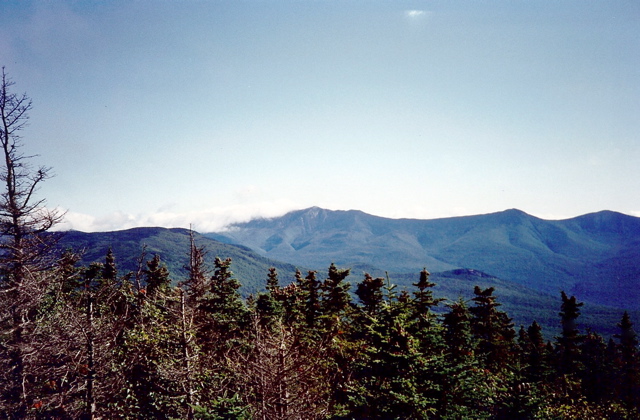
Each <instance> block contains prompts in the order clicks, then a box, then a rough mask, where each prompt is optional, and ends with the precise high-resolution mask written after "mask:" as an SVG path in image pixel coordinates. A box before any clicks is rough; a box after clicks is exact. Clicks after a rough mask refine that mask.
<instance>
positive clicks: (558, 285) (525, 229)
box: [206, 207, 640, 309]
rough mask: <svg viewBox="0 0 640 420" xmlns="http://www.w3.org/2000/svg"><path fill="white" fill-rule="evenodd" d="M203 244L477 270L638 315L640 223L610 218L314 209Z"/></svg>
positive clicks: (413, 268)
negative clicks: (421, 216) (426, 216)
mask: <svg viewBox="0 0 640 420" xmlns="http://www.w3.org/2000/svg"><path fill="white" fill-rule="evenodd" d="M206 236H209V237H211V238H216V239H218V240H222V241H225V242H227V243H235V244H241V245H244V246H247V247H249V248H251V249H253V250H255V251H256V252H258V253H259V254H260V255H262V256H265V257H268V258H273V259H276V260H280V261H286V262H289V263H292V264H299V265H305V266H309V267H318V268H321V267H324V266H326V263H327V261H332V262H335V263H336V264H338V265H342V266H351V267H353V266H367V267H371V268H379V269H382V270H388V271H391V272H401V273H408V272H418V271H419V270H421V269H422V268H423V267H425V266H426V267H427V268H428V269H429V270H430V271H432V272H438V271H447V270H455V269H460V268H471V269H476V270H480V271H483V272H485V273H488V274H490V275H491V276H494V277H497V278H500V279H504V280H510V281H513V282H516V283H518V284H521V285H523V286H527V287H529V288H532V289H535V290H538V291H541V292H545V293H549V294H552V295H554V296H555V295H557V294H558V292H559V291H560V290H565V291H567V293H570V294H575V295H576V296H577V297H578V298H579V299H581V300H584V301H589V302H592V303H596V304H604V305H611V306H615V307H619V308H627V309H633V308H637V307H638V306H640V288H639V287H638V285H639V284H640V219H639V218H636V217H632V216H627V215H624V214H620V213H615V212H610V211H603V212H599V213H593V214H587V215H583V216H580V217H576V218H573V219H567V220H543V219H539V218H536V217H534V216H531V215H528V214H526V213H524V212H522V211H519V210H515V209H512V210H506V211H503V212H499V213H493V214H486V215H477V216H465V217H454V218H445V219H434V220H418V219H388V218H383V217H377V216H372V215H370V214H367V213H363V212H361V211H356V210H350V211H330V210H325V209H321V208H318V207H313V208H309V209H305V210H299V211H294V212H290V213H288V214H286V215H284V216H282V217H278V218H273V219H258V220H253V221H250V222H247V223H239V224H235V225H232V226H230V227H229V228H228V229H227V230H226V231H224V232H215V233H210V234H206Z"/></svg>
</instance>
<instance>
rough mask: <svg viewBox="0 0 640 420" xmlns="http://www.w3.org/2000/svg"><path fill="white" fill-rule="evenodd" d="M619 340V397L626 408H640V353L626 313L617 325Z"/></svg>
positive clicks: (636, 336)
mask: <svg viewBox="0 0 640 420" xmlns="http://www.w3.org/2000/svg"><path fill="white" fill-rule="evenodd" d="M617 326H618V328H619V329H620V333H619V334H616V335H615V337H616V338H617V339H618V340H619V342H620V344H619V348H620V365H621V366H620V369H619V377H620V380H619V382H618V385H619V395H620V398H621V399H622V401H624V403H625V404H626V405H627V406H628V407H636V408H640V353H639V352H638V335H637V334H636V332H635V330H634V329H633V323H632V322H631V318H630V317H629V313H628V312H627V311H625V312H624V314H623V315H622V319H621V320H620V322H619V323H618V324H617Z"/></svg>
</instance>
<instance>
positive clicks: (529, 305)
mask: <svg viewBox="0 0 640 420" xmlns="http://www.w3.org/2000/svg"><path fill="white" fill-rule="evenodd" d="M195 239H196V243H197V244H198V246H204V247H205V248H206V249H207V250H208V256H207V257H208V258H207V260H208V265H209V266H210V267H212V266H213V261H214V259H215V257H216V256H219V257H220V258H232V260H233V263H232V270H233V272H234V273H235V276H236V278H238V280H240V282H241V283H242V288H241V292H242V294H243V295H244V296H245V297H246V296H248V295H249V294H255V293H256V292H258V291H261V290H264V286H265V280H266V277H267V273H268V269H269V267H272V266H273V267H276V268H277V269H278V272H279V277H280V281H281V283H282V284H283V285H286V284H289V283H291V282H293V281H294V273H295V269H296V267H295V266H294V265H292V264H288V263H282V262H279V261H275V260H272V259H268V258H266V257H264V256H260V255H258V254H257V253H255V252H254V251H251V250H250V249H249V248H247V247H244V246H238V245H230V244H225V243H221V242H219V241H217V240H214V239H211V238H207V237H206V236H203V235H200V234H198V233H196V234H195ZM145 245H146V252H147V257H148V258H151V257H152V256H153V255H154V254H158V255H160V257H161V259H162V261H163V262H164V263H165V264H167V267H168V268H169V271H170V273H171V278H172V279H173V280H174V283H176V282H178V281H180V280H182V279H184V278H185V276H186V272H185V270H184V268H183V267H184V265H185V264H186V263H187V260H188V250H189V231H188V230H186V229H165V228H135V229H128V230H122V231H115V232H97V233H83V232H77V231H71V232H66V233H65V235H64V236H63V239H62V241H61V242H60V244H59V248H60V250H63V249H66V248H72V249H75V250H84V254H83V260H82V262H81V263H82V264H84V265H87V264H89V263H91V262H102V261H104V258H105V255H106V253H107V250H108V249H109V248H110V247H111V248H112V250H113V252H114V254H115V257H116V263H117V266H118V269H119V271H120V273H121V274H124V273H126V272H128V271H135V270H136V268H137V259H138V258H139V257H140V255H141V252H142V249H143V246H145ZM329 263H330V260H326V261H325V262H324V263H322V264H319V265H318V266H317V267H314V268H316V269H318V277H319V278H323V277H324V276H326V273H327V268H328V265H329ZM299 267H300V269H301V271H303V273H305V274H306V269H305V268H303V267H304V266H302V265H301V266H299ZM343 267H345V268H347V267H349V268H351V275H350V276H349V277H348V278H347V281H348V282H349V283H351V285H352V290H355V286H356V284H357V283H359V282H361V281H362V279H363V273H364V272H370V273H371V274H372V275H374V276H382V277H384V276H385V275H386V274H385V272H384V271H382V270H380V269H377V268H375V267H373V266H371V265H367V264H354V265H344V266H343ZM421 269H422V268H420V270H421ZM420 270H414V271H412V272H409V273H405V274H397V273H389V277H390V280H391V282H392V283H393V284H396V285H397V286H398V288H399V289H400V290H402V289H406V290H408V291H409V292H413V290H414V288H413V286H412V283H415V282H416V281H417V280H418V276H419V271H420ZM432 280H433V281H434V282H435V283H436V287H435V288H434V295H435V296H436V297H444V298H447V299H448V300H449V301H453V300H455V299H457V298H458V297H459V296H462V297H464V298H465V299H469V298H471V297H472V295H473V288H474V286H476V285H479V286H481V287H483V288H486V287H494V288H495V289H496V292H495V294H496V296H498V300H499V302H500V303H501V304H502V305H503V309H504V310H505V311H507V312H508V313H509V314H510V315H511V316H512V317H513V318H514V322H515V324H516V326H519V325H529V324H530V323H531V322H532V321H533V320H537V321H538V322H539V323H540V324H541V325H542V326H543V327H544V330H545V332H546V334H547V335H548V337H549V338H552V336H553V335H554V334H556V333H557V332H558V326H559V325H558V310H559V305H560V299H559V295H558V293H553V294H547V293H544V292H540V291H536V290H533V289H531V288H529V287H526V286H523V285H519V284H516V283H514V282H512V281H508V280H504V279H499V278H496V277H495V276H493V275H490V274H487V273H484V272H481V271H478V270H470V269H454V270H448V271H442V272H434V273H433V274H432ZM639 315H640V314H638V312H637V311H632V316H633V317H634V319H635V318H637V317H638V316H639ZM620 316H621V310H619V309H616V308H607V307H601V306H598V305H594V304H589V305H587V306H585V308H584V309H583V316H582V318H581V320H580V321H581V325H582V327H584V328H586V327H589V328H592V329H594V330H596V331H599V332H601V333H603V334H610V333H612V332H613V328H614V327H615V324H616V323H617V322H618V321H619V319H620Z"/></svg>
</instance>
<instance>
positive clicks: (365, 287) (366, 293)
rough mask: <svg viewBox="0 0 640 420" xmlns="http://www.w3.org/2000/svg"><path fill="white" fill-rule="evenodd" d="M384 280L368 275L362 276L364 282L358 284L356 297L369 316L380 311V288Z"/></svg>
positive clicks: (381, 299) (381, 296) (381, 297)
mask: <svg viewBox="0 0 640 420" xmlns="http://www.w3.org/2000/svg"><path fill="white" fill-rule="evenodd" d="M383 287H384V279H383V278H382V277H376V278H375V279H374V278H373V277H371V275H370V274H369V273H365V274H364V280H363V281H362V282H361V283H358V285H357V288H356V292H355V293H356V295H357V296H358V298H359V299H360V303H361V304H362V305H363V307H364V310H365V312H366V313H368V314H369V315H375V314H377V313H378V312H379V311H380V307H381V304H382V301H383V295H382V288H383Z"/></svg>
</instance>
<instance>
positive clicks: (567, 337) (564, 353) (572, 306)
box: [556, 291, 584, 375]
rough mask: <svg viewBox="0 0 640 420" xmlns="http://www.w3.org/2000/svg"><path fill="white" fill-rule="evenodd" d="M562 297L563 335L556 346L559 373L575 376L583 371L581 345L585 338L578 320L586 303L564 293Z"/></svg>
mask: <svg viewBox="0 0 640 420" xmlns="http://www.w3.org/2000/svg"><path fill="white" fill-rule="evenodd" d="M560 297H561V298H562V305H561V307H560V318H561V324H562V334H561V335H560V337H557V346H556V347H557V350H556V352H557V356H556V357H557V364H558V372H559V373H560V374H562V375H574V374H578V373H580V371H581V370H582V364H581V362H580V357H581V356H580V345H581V343H582V341H583V339H584V337H583V336H582V335H581V334H580V331H579V330H578V327H577V325H576V320H577V319H578V317H579V316H580V307H581V306H582V305H584V303H582V302H578V301H577V300H576V298H575V296H571V297H568V296H567V294H566V293H565V292H564V291H562V292H561V293H560Z"/></svg>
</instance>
